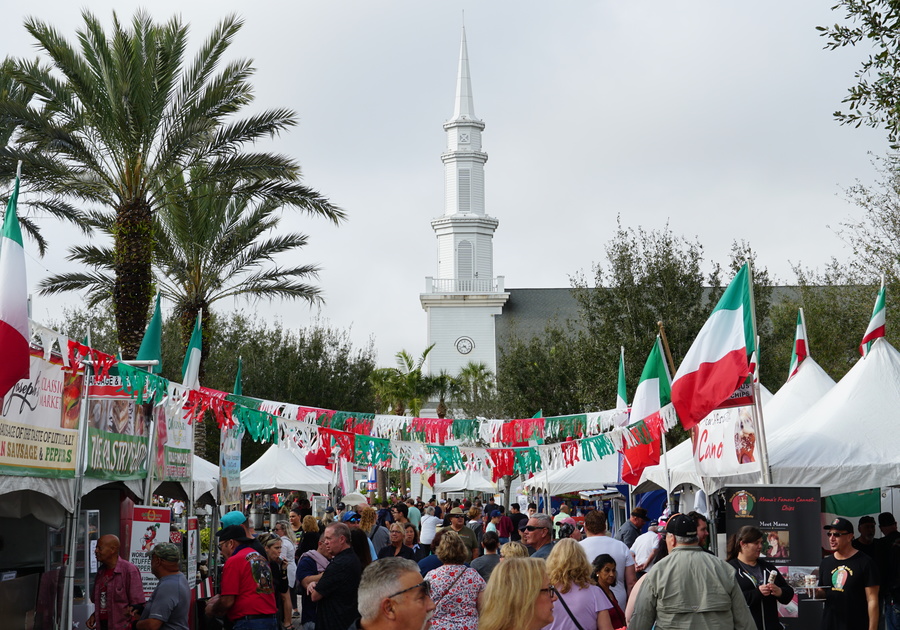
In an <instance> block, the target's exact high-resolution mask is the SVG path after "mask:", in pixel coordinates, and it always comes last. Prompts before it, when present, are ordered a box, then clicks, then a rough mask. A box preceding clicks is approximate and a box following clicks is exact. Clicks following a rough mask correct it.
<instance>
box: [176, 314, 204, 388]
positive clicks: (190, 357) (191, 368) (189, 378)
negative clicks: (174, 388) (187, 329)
mask: <svg viewBox="0 0 900 630" xmlns="http://www.w3.org/2000/svg"><path fill="white" fill-rule="evenodd" d="M202 317H203V311H202V310H201V311H200V312H199V313H197V321H196V323H195V324H194V332H192V333H191V341H190V343H188V347H187V352H185V353H184V363H182V364H181V377H182V382H183V383H184V386H185V387H187V388H188V389H197V388H198V387H200V355H201V353H202V352H203V331H202V330H201V328H200V320H201V318H202Z"/></svg>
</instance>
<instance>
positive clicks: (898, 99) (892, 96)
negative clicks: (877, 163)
mask: <svg viewBox="0 0 900 630" xmlns="http://www.w3.org/2000/svg"><path fill="white" fill-rule="evenodd" d="M832 9H834V10H842V11H843V13H844V22H843V23H836V24H834V25H833V26H818V27H816V28H817V30H819V31H820V33H821V35H822V36H823V37H825V38H826V44H825V48H826V49H829V50H837V49H839V48H844V47H846V46H856V45H858V44H859V45H862V46H864V47H866V48H867V49H869V50H867V52H868V55H867V57H866V59H865V60H864V61H863V62H862V64H861V65H860V67H859V69H858V70H857V71H856V73H855V74H854V76H855V78H856V85H854V86H852V87H850V89H849V91H848V94H847V96H845V97H844V99H843V100H842V101H841V102H842V103H845V104H846V105H847V107H848V110H847V111H836V112H835V113H834V117H835V118H836V119H837V120H839V121H840V122H841V124H844V125H855V126H856V127H859V126H861V125H865V126H867V127H873V128H883V129H885V130H886V131H887V134H888V140H889V141H890V143H891V148H893V149H895V150H896V149H898V148H900V4H898V3H897V2H896V1H895V0H840V1H839V2H838V3H837V4H836V5H834V7H832Z"/></svg>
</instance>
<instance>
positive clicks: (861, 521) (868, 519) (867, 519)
mask: <svg viewBox="0 0 900 630" xmlns="http://www.w3.org/2000/svg"><path fill="white" fill-rule="evenodd" d="M866 523H872V525H874V524H875V517H874V516H863V517H862V518H860V519H859V524H860V525H864V524H866Z"/></svg>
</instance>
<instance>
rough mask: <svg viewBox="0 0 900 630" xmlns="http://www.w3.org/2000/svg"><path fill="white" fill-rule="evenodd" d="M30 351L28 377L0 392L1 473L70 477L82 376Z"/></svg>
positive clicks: (72, 475)
mask: <svg viewBox="0 0 900 630" xmlns="http://www.w3.org/2000/svg"><path fill="white" fill-rule="evenodd" d="M30 353H31V356H30V366H29V376H28V378H23V379H22V380H20V381H19V382H17V383H16V384H15V385H13V387H12V389H10V390H9V392H7V394H6V396H3V397H0V474H4V475H18V476H29V477H74V476H75V459H76V457H75V455H76V453H77V449H78V416H79V414H80V413H81V386H82V381H83V377H82V375H81V374H79V373H76V372H72V371H68V370H64V369H63V365H62V361H60V360H58V359H56V358H53V359H51V360H50V361H45V360H44V358H43V351H42V350H40V349H34V348H32V349H31V351H30Z"/></svg>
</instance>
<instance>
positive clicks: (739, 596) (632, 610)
mask: <svg viewBox="0 0 900 630" xmlns="http://www.w3.org/2000/svg"><path fill="white" fill-rule="evenodd" d="M307 510H308V504H307V505H303V504H302V503H301V502H298V503H297V504H295V505H293V506H292V507H291V509H290V514H289V515H288V518H287V519H284V520H280V521H277V522H275V524H274V526H273V528H272V532H266V533H262V534H259V535H257V533H256V532H255V531H254V529H253V528H252V526H251V523H250V522H248V520H247V518H246V516H245V515H244V514H243V513H242V512H240V511H233V512H229V513H227V514H225V515H224V516H223V517H222V519H221V525H222V527H221V529H220V530H219V531H218V532H217V533H216V541H217V545H218V550H219V552H220V553H221V555H222V556H223V557H224V558H225V563H224V566H223V570H222V576H221V582H220V589H219V593H218V594H217V595H215V596H213V597H212V598H211V599H209V600H208V601H207V603H206V607H205V614H206V616H208V617H210V618H219V619H222V620H225V622H226V627H227V628H232V629H234V630H279V629H280V628H302V629H303V630H348V629H351V628H355V629H359V630H401V629H402V630H424V629H425V628H429V629H431V630H476V629H478V628H480V629H482V630H523V629H526V630H539V629H547V630H614V629H618V628H626V627H627V628H629V629H632V630H645V629H646V630H650V629H651V628H735V629H739V630H754V629H760V630H763V629H767V628H768V629H771V628H777V627H780V626H779V619H778V604H779V603H781V604H787V603H788V602H790V601H791V600H792V599H793V597H794V589H793V588H792V587H791V586H790V585H789V584H788V583H787V581H786V580H785V578H784V576H783V575H782V573H781V572H779V571H778V569H777V567H776V566H775V565H774V564H772V563H771V562H770V561H769V559H768V558H773V557H774V558H778V556H777V555H775V556H773V555H771V554H770V555H769V556H768V558H767V557H766V555H764V554H763V549H764V547H763V545H764V540H765V538H766V536H765V534H764V533H763V532H762V531H760V530H759V529H757V528H755V527H750V526H746V527H743V528H741V529H740V531H739V532H738V533H737V534H736V535H734V536H732V537H731V539H730V540H729V541H728V549H727V561H725V560H721V559H719V558H717V557H716V556H714V555H713V554H712V553H710V552H709V551H708V550H707V548H706V547H707V543H708V539H709V523H708V521H707V519H706V517H705V516H703V515H702V514H699V513H696V512H691V513H689V514H675V515H672V516H670V517H669V518H668V519H667V520H666V521H660V522H655V521H654V522H651V521H649V519H648V515H647V512H646V511H645V510H643V509H642V508H636V509H635V510H634V511H632V513H631V515H630V518H629V520H628V522H627V523H626V524H625V525H624V526H621V527H619V528H618V530H617V531H616V533H615V536H610V535H609V534H608V532H607V524H608V520H607V516H606V514H604V513H603V512H602V511H600V510H590V511H587V512H586V513H585V514H584V515H583V517H582V516H581V515H580V514H579V518H578V521H576V520H575V518H573V516H572V513H571V512H572V510H571V509H570V508H569V506H566V505H563V507H562V508H561V509H560V510H559V512H558V513H557V514H556V515H555V516H550V515H548V514H543V513H540V512H538V511H537V506H536V505H535V504H529V505H528V507H527V510H526V511H525V512H523V511H522V510H521V509H520V506H519V505H518V504H515V503H514V504H512V505H511V506H510V510H509V512H508V513H507V512H506V511H505V510H504V509H503V507H502V506H498V505H496V504H494V503H493V502H489V503H487V504H484V505H481V504H479V503H470V502H468V501H465V502H454V503H451V504H444V505H443V506H439V505H437V503H436V501H435V500H434V499H432V500H431V501H428V502H418V501H413V500H412V499H409V500H401V499H399V498H395V499H394V500H393V501H390V502H387V503H386V504H382V505H380V506H378V507H377V508H376V507H373V506H369V505H367V504H361V505H353V506H346V505H344V504H342V503H338V504H337V505H335V506H334V508H328V510H327V511H326V512H325V515H324V517H323V518H322V519H316V518H315V517H314V516H313V515H312V514H311V513H306V512H307ZM579 521H581V522H579ZM879 524H880V526H881V529H882V534H883V537H882V538H879V539H875V538H874V525H875V519H874V518H871V517H864V518H862V519H860V524H859V527H860V535H859V537H857V538H854V537H853V534H854V530H853V525H852V524H851V523H850V522H849V521H847V520H846V519H843V518H838V519H835V520H834V521H832V522H831V523H829V524H828V525H826V526H825V529H826V531H827V535H828V540H829V544H830V547H831V549H830V551H831V552H832V553H831V554H830V555H828V557H826V558H824V559H823V561H822V564H821V566H820V567H819V574H818V586H819V588H818V590H817V593H816V594H817V596H818V597H819V598H821V599H823V600H825V601H824V616H823V625H822V628H823V629H826V630H875V628H877V627H878V622H879V618H880V616H882V615H883V616H884V617H883V618H884V620H885V624H886V625H885V627H886V628H887V629H888V630H894V629H896V628H898V626H897V623H896V622H897V617H896V612H897V608H896V607H895V605H894V599H893V593H894V591H895V590H897V589H896V587H895V585H894V584H893V581H892V580H889V579H886V577H887V576H889V575H896V574H897V567H898V563H900V547H897V546H896V542H897V540H898V539H900V534H898V532H897V524H896V521H895V520H894V518H893V516H892V515H891V514H889V513H884V514H881V515H880V516H879ZM645 527H647V531H646V532H644V528H645ZM771 548H772V547H771V545H770V546H769V547H768V548H766V550H767V551H769V550H770V549H771ZM118 551H119V545H118V539H117V538H116V537H115V536H103V537H101V539H100V540H99V541H98V544H97V547H96V557H97V561H98V565H99V566H100V571H99V572H98V576H97V580H96V583H95V585H94V592H93V597H92V599H93V601H94V602H95V605H96V612H95V614H94V615H92V617H91V618H90V619H89V620H88V624H87V625H88V627H89V628H100V629H101V630H125V629H126V628H132V627H135V628H137V629H138V630H160V629H162V630H169V629H172V630H186V629H187V627H188V625H187V615H188V609H189V601H190V594H189V591H188V588H187V583H186V580H185V579H184V576H183V575H182V574H181V572H180V570H179V562H180V551H179V549H178V547H177V546H176V545H172V544H168V543H163V544H159V545H156V546H155V547H154V548H153V550H152V551H151V552H150V553H151V569H152V571H153V573H154V575H156V576H157V577H158V578H159V585H158V587H157V589H156V591H155V592H154V593H153V596H152V597H151V598H150V600H148V601H147V602H144V598H143V592H142V588H141V581H140V575H139V573H138V572H137V569H136V568H135V567H134V565H132V564H131V563H129V562H127V561H125V560H123V559H122V558H120V557H119V553H118ZM882 584H883V585H885V587H884V588H883V589H882V590H881V591H880V593H879V585H882Z"/></svg>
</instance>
